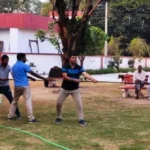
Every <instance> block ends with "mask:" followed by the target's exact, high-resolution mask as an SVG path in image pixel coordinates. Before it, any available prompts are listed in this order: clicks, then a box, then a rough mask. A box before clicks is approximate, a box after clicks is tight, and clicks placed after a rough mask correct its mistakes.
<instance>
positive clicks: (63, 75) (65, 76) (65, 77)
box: [62, 72, 80, 83]
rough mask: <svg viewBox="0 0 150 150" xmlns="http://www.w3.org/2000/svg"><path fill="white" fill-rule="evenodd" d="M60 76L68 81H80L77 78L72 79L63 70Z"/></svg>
mask: <svg viewBox="0 0 150 150" xmlns="http://www.w3.org/2000/svg"><path fill="white" fill-rule="evenodd" d="M62 77H63V79H64V80H68V81H72V82H77V83H79V82H80V81H79V80H78V79H73V78H70V77H68V76H67V73H65V72H63V73H62Z"/></svg>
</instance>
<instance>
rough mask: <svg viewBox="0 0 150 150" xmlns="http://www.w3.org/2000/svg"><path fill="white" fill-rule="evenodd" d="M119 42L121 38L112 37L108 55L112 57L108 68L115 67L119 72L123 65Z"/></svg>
mask: <svg viewBox="0 0 150 150" xmlns="http://www.w3.org/2000/svg"><path fill="white" fill-rule="evenodd" d="M119 42H120V38H114V37H111V39H110V41H109V43H108V54H109V55H111V56H112V60H110V61H109V64H108V67H115V68H116V69H117V70H118V71H119V66H120V63H121V59H120V49H119Z"/></svg>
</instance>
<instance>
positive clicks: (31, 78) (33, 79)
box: [28, 76, 36, 81]
mask: <svg viewBox="0 0 150 150" xmlns="http://www.w3.org/2000/svg"><path fill="white" fill-rule="evenodd" d="M28 79H30V80H32V81H36V79H35V78H33V77H30V76H28Z"/></svg>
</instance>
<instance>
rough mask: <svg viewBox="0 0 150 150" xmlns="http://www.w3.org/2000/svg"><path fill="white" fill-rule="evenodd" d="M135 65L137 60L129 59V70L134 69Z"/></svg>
mask: <svg viewBox="0 0 150 150" xmlns="http://www.w3.org/2000/svg"><path fill="white" fill-rule="evenodd" d="M134 63H135V60H134V59H129V60H128V65H129V68H133V67H134Z"/></svg>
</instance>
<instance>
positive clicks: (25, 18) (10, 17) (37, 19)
mask: <svg viewBox="0 0 150 150" xmlns="http://www.w3.org/2000/svg"><path fill="white" fill-rule="evenodd" d="M51 22H53V19H51V18H49V17H43V16H38V15H34V14H26V13H8V14H4V13H1V14H0V28H3V29H7V28H19V29H31V30H39V29H43V30H47V29H48V23H51Z"/></svg>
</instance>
